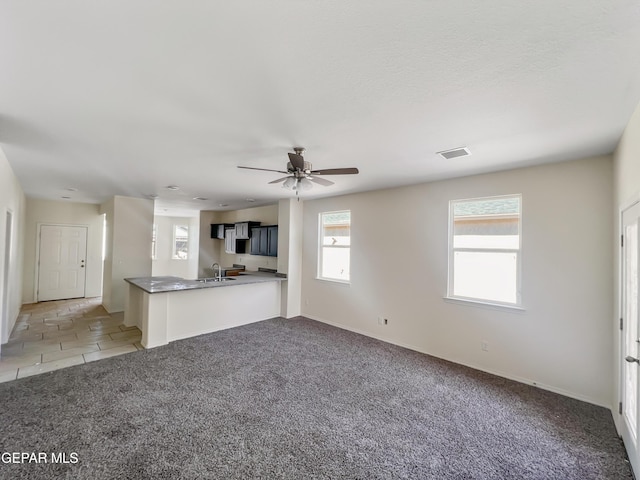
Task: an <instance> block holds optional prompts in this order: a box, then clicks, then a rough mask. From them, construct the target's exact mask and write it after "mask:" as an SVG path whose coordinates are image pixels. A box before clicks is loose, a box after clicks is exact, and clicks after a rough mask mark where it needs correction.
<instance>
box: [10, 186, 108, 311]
mask: <svg viewBox="0 0 640 480" xmlns="http://www.w3.org/2000/svg"><path fill="white" fill-rule="evenodd" d="M38 224H60V225H77V226H86V227H88V228H87V259H86V260H87V261H86V265H87V266H86V280H85V296H86V297H99V296H100V295H102V233H103V220H102V216H101V215H100V206H99V205H94V204H90V203H77V202H57V201H53V200H38V199H34V198H28V199H27V208H26V228H25V237H24V247H25V252H24V281H23V292H22V301H23V303H33V302H35V301H37V299H36V287H37V284H38V277H37V268H36V258H37V251H38Z"/></svg>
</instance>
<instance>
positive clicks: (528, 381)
mask: <svg viewBox="0 0 640 480" xmlns="http://www.w3.org/2000/svg"><path fill="white" fill-rule="evenodd" d="M301 316H302V317H304V318H308V319H310V320H315V321H317V322H321V323H326V324H327V325H331V326H333V327H337V328H341V329H342V330H348V331H350V332H353V333H357V334H359V335H364V336H365V337H369V338H375V339H376V340H380V341H381V342H385V343H390V344H392V345H397V346H399V347H402V348H406V349H408V350H413V351H414V352H419V353H424V354H425V355H429V356H431V357H435V358H439V359H441V360H446V361H447V362H451V363H455V364H457V365H463V366H465V367H469V368H473V369H474V370H479V371H481V372H484V373H489V374H491V375H495V376H497V377H501V378H506V379H508V380H513V381H515V382H519V383H524V384H525V385H531V386H533V387H536V388H540V389H542V390H547V391H549V392H553V393H557V394H559V395H562V396H564V397H569V398H574V399H576V400H580V401H582V402H586V403H590V404H592V405H597V406H598V407H603V408H606V409H608V410H610V411H611V412H612V414H613V413H614V412H613V409H612V407H611V405H605V404H602V403H600V402H597V401H595V400H593V399H592V398H588V397H585V396H584V395H580V394H577V393H574V392H570V391H568V390H564V389H562V388H558V387H554V386H553V385H546V384H544V383H540V382H537V381H535V380H531V379H530V378H525V377H519V376H517V375H511V374H509V373H506V372H502V371H499V370H490V369H487V368H483V367H479V366H477V365H471V364H469V363H465V362H461V361H459V360H456V359H454V358H449V357H443V356H441V355H434V354H433V353H431V352H428V351H425V350H422V349H420V348H419V347H416V346H415V345H410V344H407V343H402V342H396V341H392V340H389V339H388V338H383V337H379V336H377V335H372V334H371V333H369V332H365V331H362V330H358V329H357V328H351V327H347V326H345V325H342V324H340V323H336V322H331V321H329V320H325V319H323V318H319V317H315V316H312V315H305V314H303V315H301ZM614 417H615V415H614Z"/></svg>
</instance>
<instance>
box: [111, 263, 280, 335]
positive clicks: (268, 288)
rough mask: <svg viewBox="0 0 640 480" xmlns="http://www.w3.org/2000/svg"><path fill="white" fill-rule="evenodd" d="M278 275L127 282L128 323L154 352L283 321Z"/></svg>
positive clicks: (142, 279)
mask: <svg viewBox="0 0 640 480" xmlns="http://www.w3.org/2000/svg"><path fill="white" fill-rule="evenodd" d="M282 280H284V278H282V277H279V276H277V275H276V274H273V273H263V272H253V273H246V274H243V275H239V276H237V277H226V278H225V277H223V278H222V280H221V281H214V280H213V279H198V280H185V279H183V278H180V277H138V278H126V279H125V281H126V282H127V283H128V288H129V292H128V295H126V297H125V312H124V324H125V325H127V326H137V327H138V328H139V329H140V330H141V331H142V341H141V343H142V346H143V347H145V348H153V347H158V346H161V345H166V344H167V343H169V342H172V341H174V340H180V339H183V338H188V337H194V336H197V335H202V334H205V333H211V332H215V331H218V330H224V329H226V328H232V327H238V326H240V325H246V324H248V323H253V322H258V321H261V320H266V319H269V318H273V317H278V316H280V308H281V303H280V297H281V295H280V284H281V281H282Z"/></svg>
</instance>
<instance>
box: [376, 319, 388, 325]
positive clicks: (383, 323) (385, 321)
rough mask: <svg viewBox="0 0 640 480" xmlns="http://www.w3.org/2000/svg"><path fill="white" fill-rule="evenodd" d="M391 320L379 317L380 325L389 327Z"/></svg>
mask: <svg viewBox="0 0 640 480" xmlns="http://www.w3.org/2000/svg"><path fill="white" fill-rule="evenodd" d="M388 324H389V319H388V318H384V317H378V325H388Z"/></svg>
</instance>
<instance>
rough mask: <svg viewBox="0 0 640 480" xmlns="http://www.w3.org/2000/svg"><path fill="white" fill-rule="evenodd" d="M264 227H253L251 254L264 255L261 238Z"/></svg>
mask: <svg viewBox="0 0 640 480" xmlns="http://www.w3.org/2000/svg"><path fill="white" fill-rule="evenodd" d="M262 230H263V229H262V228H252V229H251V241H250V244H251V251H250V253H251V255H262V254H261V253H260V238H261V237H262Z"/></svg>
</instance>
